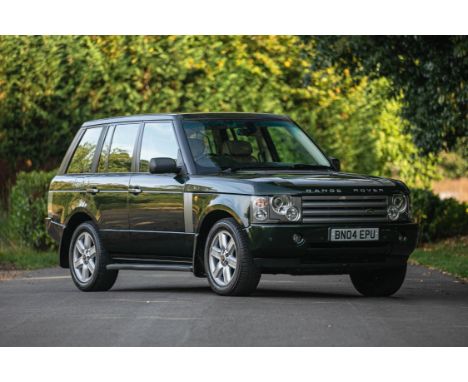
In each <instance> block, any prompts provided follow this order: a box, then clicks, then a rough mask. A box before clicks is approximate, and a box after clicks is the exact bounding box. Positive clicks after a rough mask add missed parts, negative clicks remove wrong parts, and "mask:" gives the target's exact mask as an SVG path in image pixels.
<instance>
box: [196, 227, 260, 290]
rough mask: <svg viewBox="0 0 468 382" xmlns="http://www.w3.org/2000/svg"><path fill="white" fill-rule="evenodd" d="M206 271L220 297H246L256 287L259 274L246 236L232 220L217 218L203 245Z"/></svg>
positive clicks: (212, 286)
mask: <svg viewBox="0 0 468 382" xmlns="http://www.w3.org/2000/svg"><path fill="white" fill-rule="evenodd" d="M204 260H205V270H206V274H207V276H208V282H209V284H210V286H211V289H213V291H214V292H216V293H218V294H220V295H223V296H245V295H248V294H250V293H252V292H253V291H255V289H256V288H257V285H258V283H259V281H260V277H261V273H260V271H259V270H258V269H257V267H256V266H255V264H254V262H253V259H252V257H251V255H250V252H249V248H248V245H247V235H246V233H245V232H244V231H243V230H242V228H241V227H240V226H239V224H237V222H236V221H235V220H234V219H232V218H228V219H222V220H220V221H218V222H217V223H216V224H215V225H214V226H213V227H212V228H211V230H210V233H209V234H208V237H207V240H206V245H205V256H204Z"/></svg>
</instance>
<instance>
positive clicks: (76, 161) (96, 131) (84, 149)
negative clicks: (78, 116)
mask: <svg viewBox="0 0 468 382" xmlns="http://www.w3.org/2000/svg"><path fill="white" fill-rule="evenodd" d="M101 131H102V127H95V128H91V129H87V130H86V131H85V133H84V135H83V137H82V138H81V140H80V143H79V145H78V147H77V148H76V150H75V153H74V154H73V157H72V160H71V162H70V165H69V166H68V170H67V173H69V174H80V173H83V172H90V171H91V166H92V164H93V157H94V152H95V151H96V146H97V144H98V141H99V137H100V135H101Z"/></svg>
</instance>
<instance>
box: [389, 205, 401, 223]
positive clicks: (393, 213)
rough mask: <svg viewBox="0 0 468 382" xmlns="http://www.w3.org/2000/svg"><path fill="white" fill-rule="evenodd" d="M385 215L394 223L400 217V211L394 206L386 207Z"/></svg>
mask: <svg viewBox="0 0 468 382" xmlns="http://www.w3.org/2000/svg"><path fill="white" fill-rule="evenodd" d="M387 214H388V218H389V219H390V220H392V221H395V220H397V219H398V217H399V216H400V211H399V210H398V208H396V207H395V206H390V207H388V210H387Z"/></svg>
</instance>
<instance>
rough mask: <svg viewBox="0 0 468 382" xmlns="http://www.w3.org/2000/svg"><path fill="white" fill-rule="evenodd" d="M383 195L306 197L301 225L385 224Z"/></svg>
mask: <svg viewBox="0 0 468 382" xmlns="http://www.w3.org/2000/svg"><path fill="white" fill-rule="evenodd" d="M387 204H388V198H387V196H385V195H306V196H303V197H302V216H303V218H302V222H303V223H348V222H349V223H352V222H356V223H358V222H386V221H387V220H388V219H387Z"/></svg>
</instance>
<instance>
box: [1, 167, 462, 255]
mask: <svg viewBox="0 0 468 382" xmlns="http://www.w3.org/2000/svg"><path fill="white" fill-rule="evenodd" d="M54 173H55V171H52V172H40V171H33V172H29V173H25V172H22V173H20V174H19V175H18V178H17V182H16V185H15V186H14V187H13V189H12V192H11V198H10V215H9V217H8V225H9V228H10V229H9V231H10V232H13V233H14V239H15V240H17V241H19V242H20V243H21V244H24V245H27V246H32V247H35V248H37V249H45V248H48V247H53V246H54V243H53V241H52V240H51V239H50V238H49V236H48V235H47V232H46V230H45V224H44V218H45V217H46V215H47V190H48V188H49V184H50V181H51V179H52V178H53V176H54ZM412 207H413V216H414V219H415V220H416V221H417V222H418V223H419V224H420V232H421V234H420V240H422V241H425V242H427V241H436V240H439V239H443V238H447V237H452V236H458V235H466V234H468V204H466V203H460V202H458V201H456V200H455V199H440V198H439V197H438V196H437V195H435V194H434V193H433V192H431V191H428V190H421V189H414V190H412Z"/></svg>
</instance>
